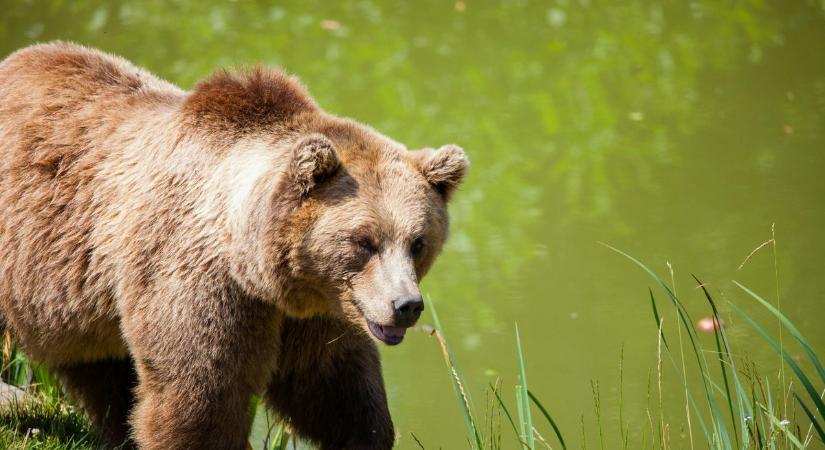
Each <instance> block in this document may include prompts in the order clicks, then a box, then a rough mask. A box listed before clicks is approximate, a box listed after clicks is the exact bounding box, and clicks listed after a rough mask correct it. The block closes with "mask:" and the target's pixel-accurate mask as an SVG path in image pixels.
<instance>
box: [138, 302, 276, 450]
mask: <svg viewBox="0 0 825 450" xmlns="http://www.w3.org/2000/svg"><path fill="white" fill-rule="evenodd" d="M135 311H140V314H139V315H138V314H135V315H134V316H133V317H130V320H128V321H125V322H126V326H125V327H124V328H125V331H126V334H127V340H128V342H129V346H130V349H131V350H132V352H133V355H134V360H135V364H136V367H137V372H138V388H137V391H136V397H137V405H136V407H135V410H134V413H133V415H132V427H133V430H134V438H135V440H136V442H137V444H138V446H139V448H140V449H141V450H176V449H203V450H207V449H216V450H217V449H221V450H224V449H228V450H243V449H245V448H246V446H247V442H248V434H249V429H250V425H251V420H250V417H249V401H250V399H251V396H252V395H253V394H255V393H258V392H262V391H263V390H264V388H265V386H266V382H267V381H268V379H269V376H270V374H271V373H272V372H273V370H275V369H274V363H275V361H276V360H277V352H278V338H279V333H278V322H279V320H280V316H279V314H278V313H277V312H276V311H275V309H274V307H271V306H267V305H264V304H262V303H260V302H257V301H254V300H250V299H246V298H243V297H242V296H237V297H234V298H233V296H228V298H217V297H215V296H213V297H209V296H203V297H200V298H198V299H197V300H195V299H192V298H186V299H181V298H175V299H170V300H169V301H168V303H166V305H159V304H156V303H154V302H153V303H152V304H149V305H147V306H146V307H144V308H143V309H135Z"/></svg>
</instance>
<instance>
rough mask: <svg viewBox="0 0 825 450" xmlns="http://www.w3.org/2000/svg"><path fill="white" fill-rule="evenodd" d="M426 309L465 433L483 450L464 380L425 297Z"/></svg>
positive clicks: (432, 309) (430, 303) (434, 310)
mask: <svg viewBox="0 0 825 450" xmlns="http://www.w3.org/2000/svg"><path fill="white" fill-rule="evenodd" d="M427 308H429V310H430V314H431V315H432V318H433V325H434V326H435V332H436V338H437V339H438V342H439V344H441V351H442V354H443V356H444V362H445V364H446V365H447V369H448V370H449V371H450V381H451V382H452V384H453V391H454V392H455V395H456V399H457V400H458V404H459V406H460V407H461V414H462V416H463V417H464V424H465V425H466V426H467V431H468V432H469V433H470V436H471V438H472V440H473V441H472V442H473V447H474V448H476V449H478V450H480V449H482V448H483V445H482V443H481V442H482V440H481V435H479V433H478V428H477V427H476V423H475V420H474V419H473V410H472V402H471V399H470V395H469V393H467V392H466V391H465V390H464V385H465V384H466V383H465V382H464V378H463V377H462V376H461V371H460V370H459V368H458V363H457V362H456V359H455V356H454V355H453V352H452V350H451V349H450V346H449V345H448V344H447V339H446V338H445V337H444V328H442V326H441V322H440V321H439V320H438V313H437V312H436V309H435V305H434V304H433V300H432V299H431V298H430V297H429V296H427Z"/></svg>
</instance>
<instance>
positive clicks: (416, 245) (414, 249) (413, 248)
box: [410, 238, 424, 258]
mask: <svg viewBox="0 0 825 450" xmlns="http://www.w3.org/2000/svg"><path fill="white" fill-rule="evenodd" d="M422 251H424V239H421V238H418V239H416V240H414V241H413V243H412V245H410V254H411V255H412V256H413V258H417V257H418V256H419V255H421V252H422Z"/></svg>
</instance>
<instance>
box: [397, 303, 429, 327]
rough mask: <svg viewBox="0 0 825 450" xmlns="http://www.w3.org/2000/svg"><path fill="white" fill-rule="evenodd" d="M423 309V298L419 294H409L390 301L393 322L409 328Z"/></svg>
mask: <svg viewBox="0 0 825 450" xmlns="http://www.w3.org/2000/svg"><path fill="white" fill-rule="evenodd" d="M423 311H424V299H422V298H421V295H409V296H406V297H401V298H399V299H397V300H394V301H393V302H392V318H393V323H395V325H396V326H399V327H405V328H409V327H411V326H413V325H415V322H417V321H418V318H419V317H421V313H422V312H423Z"/></svg>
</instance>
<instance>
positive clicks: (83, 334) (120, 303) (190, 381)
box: [0, 42, 468, 450]
mask: <svg viewBox="0 0 825 450" xmlns="http://www.w3.org/2000/svg"><path fill="white" fill-rule="evenodd" d="M0 80H2V83H0V306H2V320H3V322H5V325H6V327H7V328H8V329H9V330H10V331H11V332H12V334H13V335H14V336H15V338H16V339H17V340H18V341H19V342H20V343H21V345H22V346H23V348H24V349H25V351H26V352H27V353H28V355H30V357H31V358H33V359H34V360H36V361H38V362H40V363H43V364H45V365H46V366H47V367H49V368H50V369H52V370H54V371H55V372H56V373H57V374H59V375H60V377H61V379H62V381H63V382H64V385H65V387H66V389H67V391H68V392H69V393H70V395H72V396H73V397H74V398H75V399H76V400H77V401H78V402H79V403H80V404H81V405H83V407H84V408H85V409H86V410H87V411H88V413H89V415H90V417H91V418H92V419H93V421H94V423H95V424H96V426H98V427H99V428H100V429H101V431H102V432H103V433H104V436H105V437H106V439H107V440H108V442H109V443H111V444H117V443H121V442H124V441H125V442H126V445H127V446H132V445H137V446H139V447H140V448H142V449H158V450H160V449H162V450H169V449H183V448H197V449H208V448H214V449H242V448H244V447H245V442H246V438H247V434H248V432H249V425H250V423H249V422H250V420H249V416H248V411H247V410H248V407H249V400H250V397H251V396H252V395H253V394H261V395H263V396H264V398H265V399H266V401H267V403H268V405H269V406H270V407H271V408H273V409H274V410H275V411H277V412H278V413H279V414H280V415H281V416H282V417H284V418H285V419H286V420H288V421H289V423H290V426H291V427H292V429H293V430H294V431H295V432H296V433H298V434H299V435H300V436H303V437H305V438H307V439H310V440H312V441H314V442H315V443H317V444H318V445H320V446H321V448H324V449H342V448H347V449H387V448H390V447H392V445H393V441H394V432H393V426H392V422H391V420H390V416H389V411H388V409H387V402H386V395H385V392H384V385H383V379H382V376H381V369H380V361H379V355H378V351H377V348H376V345H375V342H377V341H384V342H386V343H389V344H396V343H398V342H400V340H401V339H402V338H403V335H404V330H405V329H406V327H409V326H411V325H412V324H413V323H414V322H415V320H416V319H417V318H418V315H419V314H420V310H421V306H420V305H421V302H420V294H419V292H418V282H419V281H420V279H421V277H423V276H424V274H425V273H426V272H427V270H428V269H429V267H430V265H431V264H432V262H433V260H434V259H435V257H436V255H437V254H438V253H439V252H440V250H441V247H442V244H443V242H444V240H445V239H446V234H447V210H446V203H447V200H448V199H449V196H450V194H451V192H452V191H453V190H454V188H455V187H456V186H457V185H458V184H459V183H460V181H461V179H462V178H463V176H464V172H465V170H466V168H467V165H468V162H467V159H466V157H465V155H464V153H463V151H462V150H461V149H460V148H458V147H456V146H452V145H448V146H444V147H442V148H441V149H438V150H432V149H425V150H421V151H415V152H412V151H408V150H407V149H406V148H404V147H403V146H402V145H400V144H398V143H396V142H394V141H392V140H390V139H388V138H386V137H384V136H382V135H380V134H378V133H377V132H375V131H373V130H372V129H370V128H368V127H365V126H363V125H359V124H357V123H355V122H352V121H349V120H345V119H340V118H337V117H334V116H331V115H329V114H327V113H324V112H323V111H322V110H320V109H319V108H318V107H317V106H316V104H315V102H314V101H313V100H312V98H310V97H309V95H308V94H307V93H306V91H305V90H304V89H303V88H302V87H301V86H300V84H299V83H298V82H297V81H296V80H294V79H293V78H291V77H289V76H287V75H285V74H283V73H281V72H278V71H274V70H267V69H261V68H258V69H254V70H249V71H245V72H240V73H230V72H220V73H218V74H215V75H213V76H212V77H210V78H208V79H206V80H205V81H203V82H201V83H200V84H198V85H197V86H196V87H195V89H194V90H193V91H192V92H185V91H183V90H180V89H178V88H177V87H175V86H173V85H171V84H169V83H167V82H164V81H162V80H159V79H157V78H156V77H154V76H153V75H151V74H149V73H148V72H146V71H143V70H141V69H139V68H136V67H135V66H133V65H131V64H130V63H129V62H127V61H125V60H123V59H120V58H117V57H114V56H111V55H108V54H105V53H102V52H99V51H97V50H93V49H88V48H85V47H81V46H78V45H73V44H65V43H59V42H58V43H51V44H43V45H36V46H32V47H29V48H26V49H23V50H20V51H18V52H16V53H14V54H12V55H11V56H9V57H8V58H7V59H5V60H4V61H3V62H2V63H0Z"/></svg>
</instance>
